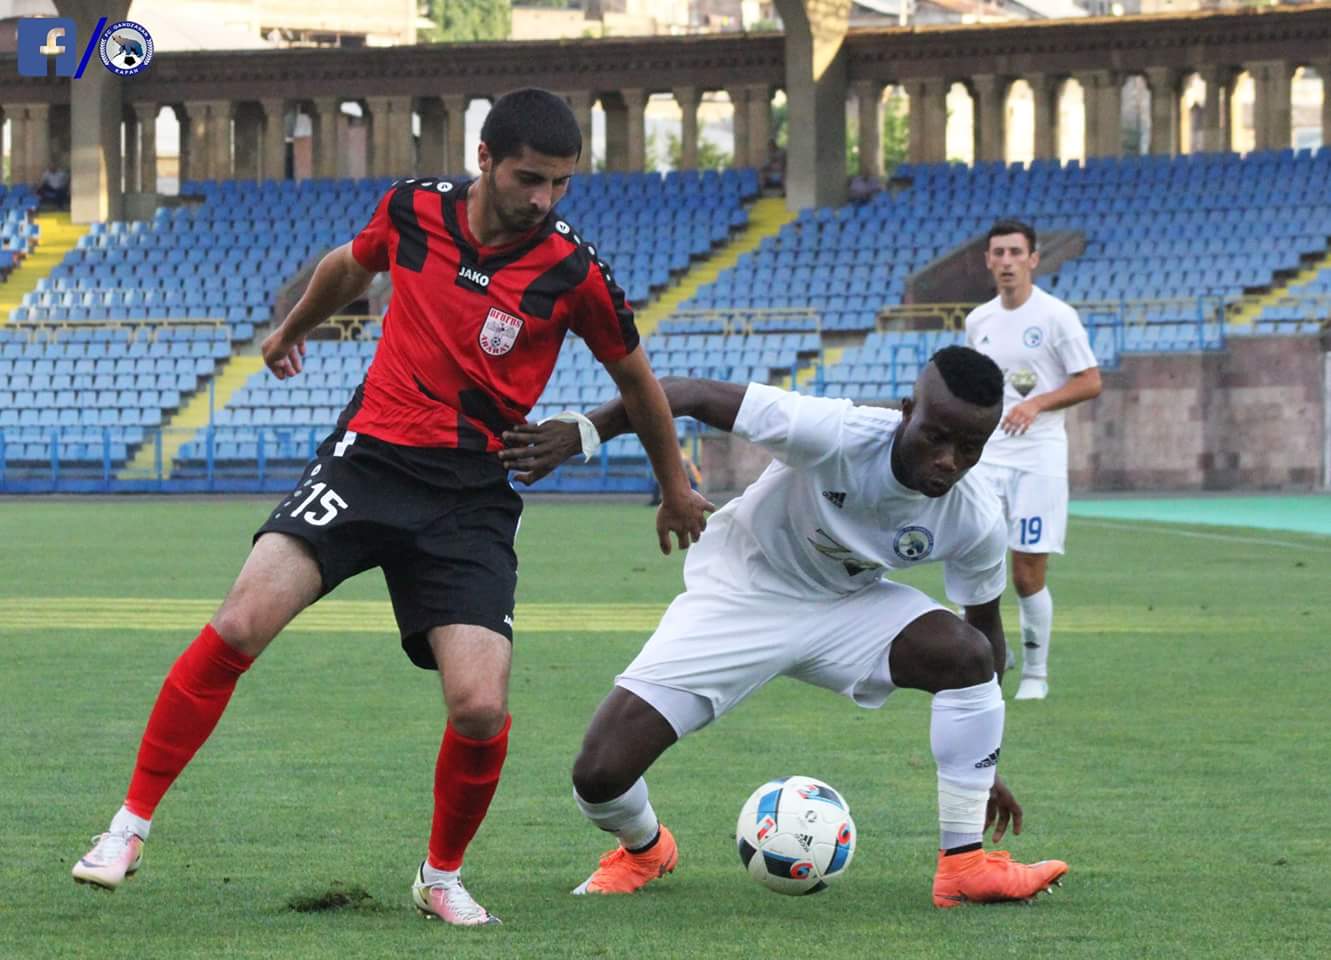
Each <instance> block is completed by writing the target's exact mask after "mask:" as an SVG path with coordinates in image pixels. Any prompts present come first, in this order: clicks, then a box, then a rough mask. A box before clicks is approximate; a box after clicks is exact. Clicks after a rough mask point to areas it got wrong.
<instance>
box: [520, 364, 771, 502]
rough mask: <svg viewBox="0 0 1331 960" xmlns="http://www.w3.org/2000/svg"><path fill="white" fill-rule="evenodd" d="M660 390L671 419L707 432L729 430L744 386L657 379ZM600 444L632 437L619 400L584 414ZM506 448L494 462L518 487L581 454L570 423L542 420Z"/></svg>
mask: <svg viewBox="0 0 1331 960" xmlns="http://www.w3.org/2000/svg"><path fill="white" fill-rule="evenodd" d="M660 382H661V388H662V389H663V390H664V391H665V395H666V401H667V402H668V403H669V404H670V415H671V416H672V417H693V419H695V420H699V421H701V422H702V423H705V424H707V425H708V426H709V427H715V428H717V429H718V430H725V431H727V432H728V431H730V430H731V429H732V428H733V427H734V426H735V417H736V416H738V415H739V408H740V404H742V403H743V402H744V392H745V390H747V389H748V387H747V385H745V384H740V383H724V382H722V381H720V380H695V379H691V378H688V377H662V378H661V381H660ZM587 417H588V418H589V419H590V420H591V422H592V425H593V426H595V427H596V433H597V435H598V436H600V438H601V442H602V443H604V442H606V441H607V440H612V439H614V438H615V437H619V436H623V435H624V434H626V433H632V432H633V425H632V424H631V423H630V422H629V417H628V411H627V410H626V409H625V408H624V401H623V400H622V399H620V398H619V397H615V398H614V399H613V400H611V401H609V402H608V403H603V404H602V405H601V406H599V407H597V408H596V409H595V410H593V411H592V412H591V413H589V414H587ZM504 443H505V444H507V449H504V450H501V451H500V452H499V459H500V460H502V461H503V462H504V465H505V466H507V467H508V468H509V469H510V470H518V471H521V472H520V473H518V474H516V475H515V476H514V479H515V480H518V481H519V482H521V483H526V484H532V483H535V482H536V481H537V480H540V479H541V478H542V477H544V476H545V475H546V474H548V473H549V472H550V471H552V470H554V469H555V468H556V467H558V466H559V465H560V464H561V463H563V462H564V461H565V460H567V459H569V458H570V457H572V456H573V455H575V454H577V453H580V452H581V451H582V439H581V437H580V436H579V433H578V427H577V425H576V424H573V423H564V422H562V421H558V420H547V421H546V422H545V423H543V424H539V425H537V424H535V423H524V424H522V425H521V426H517V427H514V428H513V429H512V430H509V431H507V432H505V433H504Z"/></svg>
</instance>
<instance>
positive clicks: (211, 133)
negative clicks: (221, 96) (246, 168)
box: [208, 100, 236, 180]
mask: <svg viewBox="0 0 1331 960" xmlns="http://www.w3.org/2000/svg"><path fill="white" fill-rule="evenodd" d="M235 108H236V105H235V104H234V103H233V102H232V101H230V100H209V101H208V154H209V162H210V164H211V166H212V177H213V179H214V180H231V179H233V178H234V177H235V172H234V166H233V163H232V156H231V150H232V143H233V140H232V137H233V134H232V130H231V121H232V118H233V116H234V113H235Z"/></svg>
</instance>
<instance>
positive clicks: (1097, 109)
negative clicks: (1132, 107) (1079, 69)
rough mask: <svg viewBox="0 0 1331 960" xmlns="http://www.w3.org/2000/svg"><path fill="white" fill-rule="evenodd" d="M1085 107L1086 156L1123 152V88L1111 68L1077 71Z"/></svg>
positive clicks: (1111, 155) (1115, 154)
mask: <svg viewBox="0 0 1331 960" xmlns="http://www.w3.org/2000/svg"><path fill="white" fill-rule="evenodd" d="M1077 80H1078V81H1079V82H1080V83H1081V88H1082V94H1083V97H1084V103H1085V111H1086V156H1087V157H1117V156H1118V155H1119V154H1121V153H1122V152H1123V90H1122V87H1121V86H1120V84H1119V77H1118V75H1117V74H1116V73H1114V71H1112V70H1087V71H1086V72H1085V73H1079V74H1077Z"/></svg>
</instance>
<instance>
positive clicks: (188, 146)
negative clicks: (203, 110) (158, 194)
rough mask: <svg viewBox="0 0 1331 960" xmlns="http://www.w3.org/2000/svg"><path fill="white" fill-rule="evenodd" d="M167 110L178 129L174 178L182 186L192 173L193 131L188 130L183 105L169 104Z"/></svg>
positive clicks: (188, 124)
mask: <svg viewBox="0 0 1331 960" xmlns="http://www.w3.org/2000/svg"><path fill="white" fill-rule="evenodd" d="M169 109H170V110H171V112H172V113H173V114H175V117H176V126H177V127H179V128H180V137H179V139H180V145H179V153H178V154H177V157H176V178H177V179H178V180H179V181H180V182H181V183H182V184H183V183H184V182H185V181H186V180H189V179H190V178H191V176H192V174H193V172H194V164H193V162H192V161H193V157H192V156H191V154H193V153H194V131H192V130H191V129H190V120H189V113H188V112H187V111H186V110H185V105H184V104H183V103H173V104H170V107H169Z"/></svg>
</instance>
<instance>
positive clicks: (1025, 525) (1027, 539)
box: [1021, 517, 1044, 547]
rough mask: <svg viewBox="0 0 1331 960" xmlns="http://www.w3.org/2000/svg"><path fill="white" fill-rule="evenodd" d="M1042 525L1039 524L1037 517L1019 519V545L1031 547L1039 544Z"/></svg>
mask: <svg viewBox="0 0 1331 960" xmlns="http://www.w3.org/2000/svg"><path fill="white" fill-rule="evenodd" d="M1043 526H1044V524H1042V523H1041V522H1040V518H1039V517H1022V518H1021V545H1022V546H1023V547H1033V546H1035V545H1036V544H1037V543H1039V542H1040V533H1041V529H1042V528H1043Z"/></svg>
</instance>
